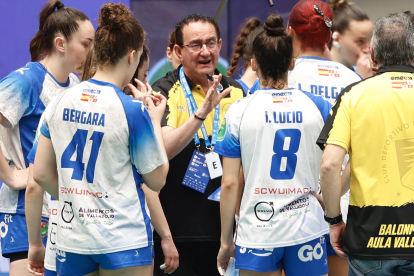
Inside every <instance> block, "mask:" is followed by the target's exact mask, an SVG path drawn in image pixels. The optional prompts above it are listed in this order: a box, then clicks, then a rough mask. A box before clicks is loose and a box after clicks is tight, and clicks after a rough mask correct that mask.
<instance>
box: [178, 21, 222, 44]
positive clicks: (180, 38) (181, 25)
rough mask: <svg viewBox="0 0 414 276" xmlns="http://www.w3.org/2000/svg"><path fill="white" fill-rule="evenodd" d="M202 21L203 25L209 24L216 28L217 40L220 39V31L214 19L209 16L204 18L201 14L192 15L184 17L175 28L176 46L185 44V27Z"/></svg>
mask: <svg viewBox="0 0 414 276" xmlns="http://www.w3.org/2000/svg"><path fill="white" fill-rule="evenodd" d="M198 21H201V22H203V23H205V22H207V23H210V24H212V25H213V26H214V29H215V30H216V34H217V40H219V39H220V29H219V27H218V25H217V23H216V21H214V19H213V18H211V17H209V16H204V15H201V14H191V15H189V16H187V17H184V18H183V19H182V20H181V21H180V22H178V23H177V25H176V26H175V44H177V45H179V46H182V45H183V44H184V35H183V28H184V26H185V25H188V24H190V23H191V22H198Z"/></svg>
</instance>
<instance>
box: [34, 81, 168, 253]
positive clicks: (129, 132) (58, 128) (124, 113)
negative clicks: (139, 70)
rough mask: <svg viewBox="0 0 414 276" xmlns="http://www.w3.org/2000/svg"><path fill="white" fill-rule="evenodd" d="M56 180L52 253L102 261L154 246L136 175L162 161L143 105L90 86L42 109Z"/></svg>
mask: <svg viewBox="0 0 414 276" xmlns="http://www.w3.org/2000/svg"><path fill="white" fill-rule="evenodd" d="M41 133H42V134H43V135H44V136H46V137H49V138H50V139H51V141H52V144H53V148H54V150H55V154H56V161H57V168H58V176H59V178H58V181H59V220H58V231H57V233H58V234H57V247H58V248H59V249H60V250H63V251H67V252H72V253H77V254H105V253H111V252H119V251H124V250H130V249H136V248H141V247H147V246H150V245H152V229H151V224H150V217H149V214H148V211H147V209H146V202H145V195H144V192H143V191H142V188H141V183H142V178H141V174H147V173H150V172H152V171H153V170H155V169H156V168H157V167H159V166H160V165H162V164H164V163H166V162H168V160H167V158H166V156H165V155H164V153H163V151H162V148H161V147H160V145H159V143H158V140H157V138H156V136H155V133H154V129H153V126H152V123H151V119H150V117H149V114H148V111H147V110H146V108H145V105H144V104H143V103H142V102H141V101H139V100H136V99H134V98H131V97H130V96H127V95H125V94H124V93H123V92H122V91H121V90H120V89H119V88H118V87H116V86H115V85H112V84H110V83H106V82H101V81H96V80H93V79H90V80H88V81H85V82H82V83H80V84H79V85H77V86H76V87H74V88H71V89H69V90H67V91H65V92H64V93H62V95H61V96H58V97H57V98H56V99H55V100H54V101H53V102H52V103H51V104H50V105H49V106H48V107H47V109H46V111H45V118H44V123H43V125H42V127H41Z"/></svg>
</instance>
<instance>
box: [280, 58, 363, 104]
mask: <svg viewBox="0 0 414 276" xmlns="http://www.w3.org/2000/svg"><path fill="white" fill-rule="evenodd" d="M361 79H362V78H361V77H360V76H359V75H358V74H357V73H355V72H354V71H352V70H350V69H348V68H347V67H346V66H344V65H342V64H341V63H338V62H335V61H331V60H327V59H323V58H318V57H308V56H304V57H300V58H297V59H296V62H295V68H294V69H293V71H289V76H288V82H289V87H295V88H298V89H301V90H303V91H307V92H310V93H312V94H314V95H319V96H321V97H322V98H324V99H325V100H327V101H329V102H330V103H331V104H333V103H334V102H335V99H336V97H338V95H339V93H341V91H342V89H344V88H345V87H347V86H348V85H350V84H351V83H354V82H357V81H360V80H361Z"/></svg>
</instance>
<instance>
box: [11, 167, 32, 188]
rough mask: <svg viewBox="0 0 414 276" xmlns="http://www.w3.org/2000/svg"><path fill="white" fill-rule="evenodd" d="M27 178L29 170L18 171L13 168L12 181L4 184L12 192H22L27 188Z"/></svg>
mask: <svg viewBox="0 0 414 276" xmlns="http://www.w3.org/2000/svg"><path fill="white" fill-rule="evenodd" d="M28 178H29V168H27V169H23V170H19V169H18V168H16V167H14V169H13V179H12V180H11V183H6V184H7V185H8V186H9V187H11V188H12V189H13V190H22V189H25V188H26V187H27V180H28Z"/></svg>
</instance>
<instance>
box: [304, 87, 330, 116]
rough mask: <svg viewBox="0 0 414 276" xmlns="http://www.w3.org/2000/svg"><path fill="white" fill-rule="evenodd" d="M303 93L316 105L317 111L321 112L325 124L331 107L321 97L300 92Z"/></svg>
mask: <svg viewBox="0 0 414 276" xmlns="http://www.w3.org/2000/svg"><path fill="white" fill-rule="evenodd" d="M300 91H302V92H303V94H305V95H306V96H308V97H309V99H311V100H312V101H313V103H314V104H315V105H316V107H317V108H318V109H319V111H320V112H321V115H322V118H323V121H324V122H326V120H327V119H328V116H329V111H330V110H331V108H332V105H331V104H330V103H329V102H328V101H326V100H324V99H323V98H322V97H321V96H315V95H313V94H312V93H309V92H306V91H303V90H300Z"/></svg>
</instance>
